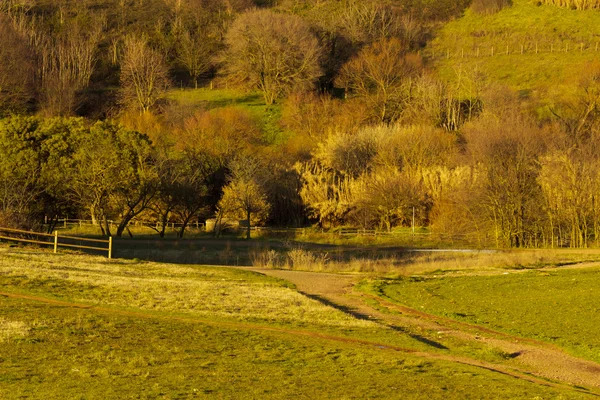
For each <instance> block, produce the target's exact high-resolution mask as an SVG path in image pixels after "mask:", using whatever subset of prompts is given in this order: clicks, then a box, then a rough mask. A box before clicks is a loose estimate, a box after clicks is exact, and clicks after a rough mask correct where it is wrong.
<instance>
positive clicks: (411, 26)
mask: <svg viewBox="0 0 600 400" xmlns="http://www.w3.org/2000/svg"><path fill="white" fill-rule="evenodd" d="M599 6H600V1H598V0H561V1H556V0H547V1H537V2H532V1H530V0H514V3H513V2H511V1H510V0H473V1H469V0H458V1H456V0H383V1H376V0H304V1H301V0H0V226H3V227H14V228H20V229H34V230H37V229H42V223H43V222H44V220H45V219H46V220H47V219H49V220H57V219H58V218H62V217H65V216H70V217H73V218H75V217H77V218H82V219H91V220H93V221H94V222H95V223H97V224H98V227H99V230H100V231H101V232H102V234H104V235H117V236H121V235H123V234H124V233H125V232H126V231H127V227H128V225H129V224H130V223H131V222H132V221H134V220H140V221H149V222H162V226H163V227H164V226H165V225H166V223H167V222H177V223H180V224H182V225H183V227H182V228H181V231H180V233H179V236H183V234H184V232H185V225H186V224H189V223H191V222H194V221H197V220H200V221H203V220H204V219H207V218H214V217H217V218H237V219H244V220H248V221H249V224H252V225H256V224H262V225H269V226H288V227H304V226H310V225H314V226H318V227H319V228H321V229H336V228H339V227H357V228H363V229H378V230H386V231H392V230H394V229H398V228H401V227H403V226H404V227H406V226H410V225H411V224H413V223H415V224H416V225H417V226H421V227H425V228H427V229H428V230H430V231H431V232H432V234H444V235H449V236H450V237H460V238H462V239H464V240H466V241H468V242H470V243H473V244H474V245H479V246H497V247H556V246H570V247H588V246H595V245H596V244H598V242H599V240H600V199H599V194H600V153H598V152H597V151H596V149H597V148H598V146H599V145H600V143H599V142H600V109H599V104H600V62H598V61H595V60H597V58H598V57H597V55H598V54H600V53H593V51H594V46H593V44H594V43H597V42H598V41H599V40H600V29H598V30H597V31H594V29H595V28H594V27H592V26H587V25H586V24H583V25H582V26H583V27H584V28H585V27H587V28H589V29H590V32H589V33H585V37H584V33H577V34H575V33H573V35H572V37H573V43H576V44H577V45H579V43H580V42H581V46H580V52H579V53H578V54H579V55H577V57H579V58H574V61H569V63H568V64H565V65H566V66H564V68H563V69H564V70H565V71H568V73H564V74H555V75H551V76H550V75H548V78H547V79H546V80H545V81H543V82H539V80H540V77H541V76H545V75H544V74H545V73H547V74H550V73H551V72H552V71H555V66H556V65H558V64H559V63H560V62H562V61H561V60H564V57H567V53H568V51H569V47H568V44H567V45H565V44H562V43H567V42H565V41H566V40H567V41H568V40H570V37H568V35H567V34H566V33H564V32H563V33H560V32H559V33H555V32H550V33H547V32H545V31H542V28H541V27H540V26H541V25H540V26H537V27H533V28H531V31H527V32H526V33H525V34H524V36H523V37H526V38H527V40H529V41H530V42H531V43H534V42H535V53H533V50H532V53H531V55H529V56H528V55H527V54H524V53H525V52H526V50H527V49H526V48H524V47H523V45H522V44H520V46H521V47H520V53H521V54H514V55H512V53H511V54H509V53H510V52H511V51H513V50H510V49H509V46H508V45H506V46H505V45H504V42H502V41H501V40H500V39H502V38H505V37H508V36H510V35H511V33H510V32H508V33H507V31H506V28H502V29H504V31H502V29H500V28H498V29H497V30H496V31H495V32H491V28H490V29H488V30H486V24H487V26H490V27H491V26H492V24H491V22H490V21H496V22H497V21H500V20H501V18H504V19H506V20H509V22H508V25H507V26H510V24H512V23H513V22H515V21H516V20H517V18H521V17H522V18H523V21H525V16H524V15H522V16H521V17H519V16H518V14H517V13H518V12H521V11H519V10H522V9H527V10H533V11H532V12H528V13H525V12H522V14H527V15H528V17H533V16H534V15H535V13H537V12H540V13H542V12H548V13H555V14H552V15H558V16H559V17H557V18H562V21H565V23H564V24H563V25H564V26H565V27H566V26H570V25H568V21H571V19H573V20H574V21H581V18H588V19H589V20H594V19H595V18H600V17H596V15H598V11H596V9H597V8H599ZM519 7H520V8H519ZM527 7H528V8H527ZM548 10H549V11H548ZM510 13H512V14H510ZM494 18H495V19H494ZM578 19H579V20H578ZM461 21H462V22H461ZM465 21H471V22H472V23H473V24H479V25H477V27H476V28H473V29H471V31H470V32H469V33H465V32H464V31H461V30H460V29H459V28H458V27H457V24H461V23H463V25H462V27H463V28H464V27H465V25H466V22H465ZM515 23H516V22H515ZM576 23H578V22H575V23H574V24H576ZM580 25H581V24H580ZM573 26H575V25H573ZM596 26H598V25H596ZM534 28H535V29H534ZM452 29H455V30H454V31H452ZM565 29H566V28H565ZM581 29H583V28H581ZM531 32H533V33H531ZM565 32H566V31H565ZM578 32H579V31H578ZM536 35H537V36H536ZM578 35H579V36H578ZM542 37H543V39H544V40H546V42H542V41H540V43H541V44H544V45H545V44H546V43H550V42H549V41H552V40H557V41H559V40H562V42H560V45H562V46H563V47H562V49H564V50H561V51H562V53H563V55H558V51H556V53H555V48H556V49H558V48H559V44H557V45H556V47H555V46H554V44H553V45H552V47H551V48H552V54H551V55H547V57H553V58H552V60H555V61H554V62H555V64H552V65H551V66H550V67H548V65H542V64H539V65H538V64H536V63H539V60H540V59H541V57H542V55H540V54H538V51H539V50H538V49H539V48H540V45H539V44H538V39H539V38H542ZM499 38H500V39H499ZM565 38H566V39H565ZM474 40H477V44H476V45H472V46H474V47H472V49H475V48H476V52H475V51H473V54H476V57H480V47H479V46H483V45H486V44H487V43H488V42H489V43H496V42H494V41H500V42H501V45H502V46H501V47H500V45H496V48H501V49H503V50H502V51H504V48H505V47H506V51H505V53H506V54H505V55H496V56H494V54H495V53H494V47H492V50H491V52H490V55H488V56H486V57H487V58H486V59H485V60H484V59H483V57H482V58H477V63H478V64H473V65H476V67H472V65H471V64H468V63H466V62H462V61H461V62H458V61H453V60H454V59H456V60H466V58H465V57H466V56H465V52H464V50H463V49H462V48H461V49H460V51H457V52H455V51H454V50H453V53H452V54H451V53H450V50H448V49H450V48H452V49H454V48H456V46H457V45H462V44H468V43H471V42H469V41H474ZM486 40H487V41H488V42H486ZM502 40H504V39H502ZM540 40H541V39H540ZM584 40H585V41H586V43H587V44H585V45H584V43H583V42H584ZM500 42H499V43H500ZM552 43H554V42H552ZM569 43H570V42H569ZM475 46H476V47H475ZM547 47H548V48H550V47H549V46H547ZM574 47H576V46H575V45H572V46H571V47H570V48H571V49H573V48H574ZM597 47H598V46H597V45H596V51H597ZM532 48H533V47H532ZM472 49H471V50H472ZM584 49H586V51H589V52H590V53H585V54H592V55H591V56H588V57H583V56H581V54H584ZM468 50H469V49H468ZM515 51H516V52H518V50H515ZM488 52H489V51H488ZM436 54H437V57H436ZM440 54H443V55H444V56H440ZM568 54H569V56H570V54H571V53H568ZM492 56H494V57H492ZM534 56H536V57H538V58H534ZM575 56H576V55H572V56H570V57H575ZM453 57H455V58H453ZM468 57H475V55H473V56H468ZM500 57H504V58H503V60H504V61H503V62H504V64H503V65H502V66H501V67H498V66H497V65H496V64H491V63H492V62H496V61H495V60H498V59H500ZM519 57H520V58H519ZM528 57H529V58H528ZM544 57H546V56H544ZM548 59H549V58H548ZM469 60H471V58H470V59H469ZM486 60H487V61H486ZM556 60H558V61H556ZM569 60H571V59H569ZM486 62H488V63H490V64H489V65H491V67H489V69H488V71H490V72H486V71H485V68H484V67H485V65H484V64H483V63H486ZM516 64H519V65H521V66H523V65H524V67H523V68H525V69H528V73H529V78H528V79H529V80H528V81H527V82H526V84H520V83H515V82H512V81H510V79H511V78H510V77H511V76H512V75H511V73H512V71H513V69H515V68H516V67H515V65H516ZM470 65H471V66H470ZM542 70H544V71H542ZM448 71H450V72H448ZM536 71H538V72H536ZM494 72H498V73H500V72H502V74H503V76H505V77H506V78H505V79H504V78H502V79H500V78H498V79H496V78H494V77H493V76H492V75H493V73H494ZM513 77H514V76H513ZM515 79H516V78H515ZM109 220H113V221H117V224H116V231H114V232H113V231H111V229H112V228H111V226H110V225H109V224H108V221H109ZM413 221H414V222H413ZM113 230H114V229H113ZM160 233H161V235H164V229H163V231H161V232H160Z"/></svg>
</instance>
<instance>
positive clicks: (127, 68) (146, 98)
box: [121, 36, 169, 113]
mask: <svg viewBox="0 0 600 400" xmlns="http://www.w3.org/2000/svg"><path fill="white" fill-rule="evenodd" d="M123 47H124V49H123V60H122V64H121V99H122V101H123V102H124V103H125V104H131V105H135V106H136V107H137V108H139V109H140V110H141V111H142V112H144V113H145V112H148V111H149V110H150V108H152V106H154V104H156V102H157V101H158V99H159V98H160V96H162V94H163V93H164V92H165V90H166V89H167V87H168V85H169V78H168V69H167V65H166V63H165V60H164V57H163V56H162V55H161V53H159V52H158V51H156V50H154V49H152V48H151V47H150V46H149V45H148V42H147V40H146V38H144V37H136V36H127V37H126V38H125V41H124V46H123Z"/></svg>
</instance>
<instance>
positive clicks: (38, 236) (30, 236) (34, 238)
mask: <svg viewBox="0 0 600 400" xmlns="http://www.w3.org/2000/svg"><path fill="white" fill-rule="evenodd" d="M11 234H12V235H13V236H7V235H11ZM17 236H22V237H17ZM44 238H46V239H47V240H42V239H44ZM0 239H1V240H9V241H13V242H19V243H30V244H38V245H42V246H53V248H54V252H55V253H58V249H59V247H66V248H71V249H82V250H95V251H102V252H107V256H108V258H112V252H113V240H112V237H109V238H108V239H88V238H84V237H80V236H66V235H59V234H58V231H54V234H49V233H40V232H32V231H23V230H19V229H11V228H2V227H0ZM61 239H64V240H76V241H78V242H80V243H91V244H94V243H100V244H106V247H99V246H94V245H87V244H73V243H66V242H64V241H62V242H61Z"/></svg>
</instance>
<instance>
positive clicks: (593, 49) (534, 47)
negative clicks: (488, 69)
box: [423, 41, 600, 60]
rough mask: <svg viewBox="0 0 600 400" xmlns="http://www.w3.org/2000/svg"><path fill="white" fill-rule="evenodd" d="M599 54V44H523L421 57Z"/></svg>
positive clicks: (476, 47)
mask: <svg viewBox="0 0 600 400" xmlns="http://www.w3.org/2000/svg"><path fill="white" fill-rule="evenodd" d="M573 53H599V54H600V41H599V42H583V41H582V42H558V43H548V42H523V43H519V44H507V45H487V44H483V45H473V46H461V47H452V48H449V47H448V48H445V49H428V50H425V51H424V53H423V55H424V56H425V57H428V58H430V59H437V60H440V59H450V58H452V59H456V58H483V57H498V56H508V55H524V54H557V55H560V54H573Z"/></svg>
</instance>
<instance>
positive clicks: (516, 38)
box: [426, 0, 600, 93]
mask: <svg viewBox="0 0 600 400" xmlns="http://www.w3.org/2000/svg"><path fill="white" fill-rule="evenodd" d="M599 42H600V11H593V10H590V11H577V10H569V9H563V8H558V7H554V6H547V5H537V4H536V3H535V2H533V1H531V0H514V1H513V5H512V6H511V7H509V8H505V9H504V10H502V11H500V12H499V13H496V14H493V15H479V14H475V13H474V12H472V11H471V10H467V11H466V13H465V15H464V16H463V17H462V18H460V19H457V20H455V21H453V22H450V23H448V24H447V25H446V26H444V27H443V28H442V29H441V30H440V31H439V32H438V33H437V37H436V38H435V39H434V40H433V41H432V43H431V44H430V45H429V47H428V48H427V49H426V55H427V56H428V57H430V59H431V60H432V63H433V65H434V66H435V67H436V68H437V70H438V71H439V74H440V76H442V77H443V78H445V79H446V80H448V81H451V82H454V83H456V82H457V77H463V78H464V77H469V78H470V79H478V80H480V81H485V82H494V81H496V82H499V83H502V84H505V85H508V86H510V87H513V88H515V89H518V90H521V91H523V92H525V93H527V92H529V91H532V90H536V89H545V88H549V87H551V86H553V85H557V84H564V83H565V82H569V81H571V80H573V79H574V78H575V77H576V76H577V75H579V74H580V73H581V71H582V68H584V66H585V65H586V64H588V63H589V62H592V61H594V60H598V59H600V48H599V45H598V43H599Z"/></svg>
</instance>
